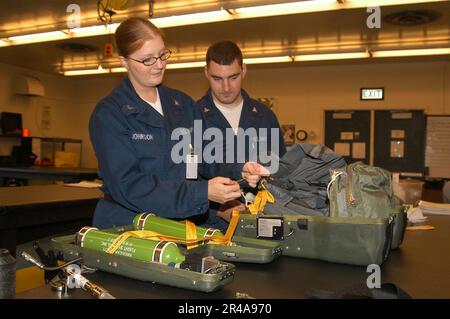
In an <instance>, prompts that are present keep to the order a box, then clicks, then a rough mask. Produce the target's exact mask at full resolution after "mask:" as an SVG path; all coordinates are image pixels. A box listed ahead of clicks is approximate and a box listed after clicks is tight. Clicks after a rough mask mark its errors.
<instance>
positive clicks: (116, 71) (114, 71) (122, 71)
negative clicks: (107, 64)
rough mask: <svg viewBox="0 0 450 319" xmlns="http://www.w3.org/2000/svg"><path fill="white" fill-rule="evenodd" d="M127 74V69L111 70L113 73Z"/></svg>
mask: <svg viewBox="0 0 450 319" xmlns="http://www.w3.org/2000/svg"><path fill="white" fill-rule="evenodd" d="M125 72H127V69H125V68H123V67H121V68H111V73H125Z"/></svg>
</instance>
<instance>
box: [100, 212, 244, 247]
mask: <svg viewBox="0 0 450 319" xmlns="http://www.w3.org/2000/svg"><path fill="white" fill-rule="evenodd" d="M185 222H186V238H183V237H177V236H166V235H163V234H160V233H157V232H154V231H150V230H133V231H127V232H124V233H122V234H121V235H120V236H119V237H117V238H116V239H115V240H114V241H113V242H112V244H111V245H110V246H109V247H108V249H106V252H107V253H108V254H114V253H115V252H116V250H117V249H119V247H120V245H122V244H123V242H124V241H125V240H127V239H128V238H130V237H134V238H140V239H151V240H163V241H172V242H177V243H182V244H185V245H186V247H187V248H188V249H191V248H194V247H197V245H198V243H199V242H208V243H210V244H217V245H229V244H230V243H231V239H232V238H233V235H234V231H235V230H236V227H237V224H238V222H239V211H237V210H234V211H233V213H232V217H231V220H230V224H229V225H228V229H227V231H226V233H225V235H223V236H217V235H215V236H211V237H206V238H197V231H196V227H195V224H193V223H192V222H190V221H185Z"/></svg>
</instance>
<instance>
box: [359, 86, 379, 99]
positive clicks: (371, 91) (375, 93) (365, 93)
mask: <svg viewBox="0 0 450 319" xmlns="http://www.w3.org/2000/svg"><path fill="white" fill-rule="evenodd" d="M373 100H384V88H362V89H361V101H373Z"/></svg>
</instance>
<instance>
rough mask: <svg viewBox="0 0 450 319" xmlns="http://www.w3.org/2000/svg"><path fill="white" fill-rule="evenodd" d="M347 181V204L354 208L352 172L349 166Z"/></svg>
mask: <svg viewBox="0 0 450 319" xmlns="http://www.w3.org/2000/svg"><path fill="white" fill-rule="evenodd" d="M346 170H347V179H348V188H347V189H348V192H347V202H348V204H350V205H352V206H355V197H354V196H353V177H352V170H351V169H350V166H347V168H346Z"/></svg>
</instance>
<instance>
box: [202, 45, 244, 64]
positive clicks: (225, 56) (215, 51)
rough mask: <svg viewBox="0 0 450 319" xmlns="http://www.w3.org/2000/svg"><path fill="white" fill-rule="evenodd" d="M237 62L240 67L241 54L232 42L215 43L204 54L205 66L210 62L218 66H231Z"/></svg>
mask: <svg viewBox="0 0 450 319" xmlns="http://www.w3.org/2000/svg"><path fill="white" fill-rule="evenodd" d="M234 60H237V61H238V63H239V65H240V66H242V52H241V49H239V47H238V46H237V45H236V43H234V42H232V41H220V42H216V43H214V44H213V45H211V46H210V47H209V48H208V51H207V52H206V65H207V66H209V63H210V62H211V61H214V62H216V63H217V64H220V65H230V64H233V62H234Z"/></svg>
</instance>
